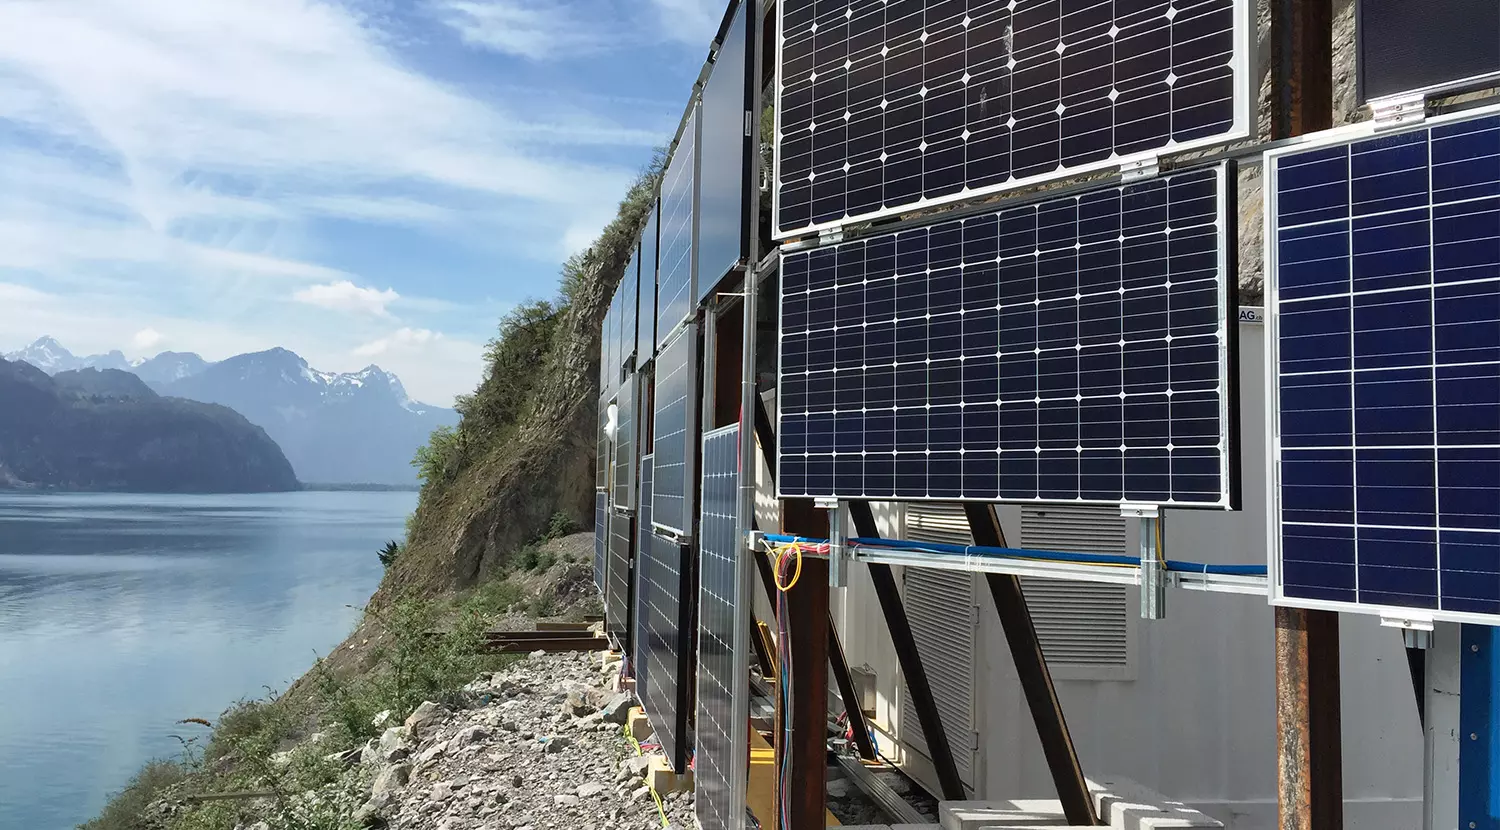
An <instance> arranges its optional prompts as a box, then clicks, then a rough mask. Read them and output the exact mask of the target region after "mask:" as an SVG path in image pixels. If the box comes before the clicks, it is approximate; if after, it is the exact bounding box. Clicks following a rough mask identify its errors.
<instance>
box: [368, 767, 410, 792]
mask: <svg viewBox="0 0 1500 830" xmlns="http://www.w3.org/2000/svg"><path fill="white" fill-rule="evenodd" d="M409 780H411V764H391V765H390V766H388V767H386V768H385V769H383V770H381V771H380V774H379V775H377V776H375V783H374V784H372V785H370V797H371V798H372V799H373V798H376V797H378V796H380V795H382V794H386V795H388V794H390V793H393V792H395V791H396V790H399V789H401V788H402V787H404V786H406V782H407V781H409Z"/></svg>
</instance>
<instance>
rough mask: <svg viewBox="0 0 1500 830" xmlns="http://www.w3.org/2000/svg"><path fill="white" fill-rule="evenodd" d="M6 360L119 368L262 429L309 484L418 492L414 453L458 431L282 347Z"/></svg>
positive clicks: (42, 348) (452, 416)
mask: <svg viewBox="0 0 1500 830" xmlns="http://www.w3.org/2000/svg"><path fill="white" fill-rule="evenodd" d="M9 357H10V359H12V360H24V361H25V362H27V363H30V364H32V365H33V366H36V367H37V368H39V369H42V370H43V371H45V372H47V373H49V374H55V373H57V372H60V371H66V370H68V369H77V368H85V367H87V366H90V365H93V366H97V367H98V368H116V369H124V370H126V371H130V372H133V373H135V374H136V375H138V376H139V377H140V378H141V379H142V380H144V381H146V383H147V385H149V386H150V387H151V388H152V389H154V390H155V391H156V392H158V393H159V394H162V395H166V396H169V397H177V398H187V399H189V400H195V401H201V402H203V403H216V404H222V405H224V406H228V407H230V408H231V409H234V410H235V411H237V412H239V413H240V414H241V415H244V416H245V417H246V418H247V419H249V420H250V422H251V423H253V424H256V425H257V426H260V427H262V428H263V429H265V431H266V432H267V433H268V434H269V435H270V436H271V438H272V439H274V440H275V441H276V443H277V444H279V445H281V449H282V451H283V452H284V453H285V454H286V457H287V459H288V460H289V461H291V462H292V467H293V469H295V470H296V472H297V478H299V479H300V480H302V481H305V482H311V483H319V484H397V485H401V484H415V483H416V482H417V477H416V471H415V470H414V469H413V468H412V466H411V459H412V456H414V455H415V454H416V451H417V448H418V447H420V446H422V445H423V444H425V443H426V442H427V437H428V436H429V435H430V434H431V433H432V431H433V430H434V429H436V428H437V427H439V426H448V425H452V424H456V423H458V413H457V412H454V411H453V410H451V409H445V408H443V407H437V406H429V405H427V404H423V403H418V402H416V401H413V400H412V399H411V398H410V396H408V395H407V394H406V389H405V387H403V386H402V385H401V381H400V380H399V379H398V378H397V377H396V376H395V375H393V374H391V373H389V372H386V371H384V370H382V369H381V368H380V367H378V366H367V367H365V368H364V369H361V370H359V371H358V372H342V373H340V372H321V371H318V370H317V369H314V368H312V367H311V366H309V365H307V361H306V360H303V359H302V358H301V357H299V356H298V355H297V354H295V353H293V352H291V351H288V350H286V349H281V348H276V349H270V350H268V351H264V352H255V353H252V354H242V355H236V356H234V357H231V358H227V359H225V360H221V361H219V362H217V363H210V362H208V361H205V360H204V359H203V358H201V357H199V356H198V355H196V354H191V353H183V352H163V353H161V354H159V355H157V356H156V357H153V358H151V359H150V360H146V361H137V362H136V363H134V364H132V363H131V362H130V361H128V360H126V359H125V356H124V355H122V354H120V353H119V352H110V353H109V354H107V355H95V356H93V357H90V358H84V359H79V358H77V357H75V356H74V355H73V354H72V353H71V352H69V351H68V350H67V349H65V348H63V346H62V345H61V344H59V343H58V342H57V341H56V340H54V339H52V338H50V337H43V338H41V339H39V340H37V341H36V342H35V343H33V344H31V345H30V346H28V347H27V348H25V349H22V350H21V351H19V352H15V353H13V355H11V356H9ZM87 361H95V362H94V363H88V362H87ZM121 364H123V365H121Z"/></svg>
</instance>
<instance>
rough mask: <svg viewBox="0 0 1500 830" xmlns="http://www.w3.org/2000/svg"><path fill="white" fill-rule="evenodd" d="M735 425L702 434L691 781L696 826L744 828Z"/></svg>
mask: <svg viewBox="0 0 1500 830" xmlns="http://www.w3.org/2000/svg"><path fill="white" fill-rule="evenodd" d="M739 488H740V429H739V426H738V425H736V426H729V427H725V428H723V429H718V430H714V431H713V432H709V433H706V434H705V435H704V436H703V506H702V514H701V517H700V519H699V528H700V531H699V543H698V702H697V712H698V716H697V718H696V720H695V721H694V722H695V724H696V729H695V732H694V737H695V740H694V753H693V785H694V788H695V793H696V798H695V801H694V805H693V806H694V808H695V811H696V813H697V817H698V825H699V826H700V827H702V828H704V830H729V828H736V827H743V826H744V815H745V786H746V768H745V764H746V759H747V758H748V756H749V752H750V747H749V728H750V727H749V718H750V697H749V695H750V658H749V653H748V645H749V644H748V642H747V641H746V637H745V636H743V635H744V633H745V632H747V631H748V630H749V628H748V626H749V625H750V621H749V619H748V618H741V617H740V616H739V612H740V609H742V608H744V607H746V606H747V602H748V601H747V598H746V594H745V564H746V560H745V559H744V557H742V556H741V555H740V545H739V535H738V527H737V522H738V518H737V517H738V513H739V511H738V510H737V504H738V500H739Z"/></svg>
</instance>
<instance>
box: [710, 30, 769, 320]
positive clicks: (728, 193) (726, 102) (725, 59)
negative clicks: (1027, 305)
mask: <svg viewBox="0 0 1500 830" xmlns="http://www.w3.org/2000/svg"><path fill="white" fill-rule="evenodd" d="M755 7H756V4H755V0H744V1H743V2H741V3H739V8H738V9H736V10H735V13H734V17H733V18H732V19H731V20H730V24H729V28H728V30H727V31H726V33H725V35H724V40H723V45H722V46H721V47H720V48H719V53H718V56H717V57H716V58H715V60H714V65H713V70H712V74H710V75H709V77H708V80H707V82H706V83H704V85H703V106H702V107H701V108H700V110H699V112H700V116H701V118H702V121H703V141H702V145H703V151H702V159H701V160H700V162H699V172H700V176H699V179H700V180H701V181H702V185H701V187H700V189H699V194H698V198H699V204H700V207H699V210H698V248H697V257H698V287H697V292H696V296H695V300H696V302H697V303H699V304H701V303H702V302H703V300H705V299H706V298H707V297H708V296H709V295H710V294H711V293H713V290H714V289H715V287H717V286H718V284H719V283H720V281H722V280H723V278H724V276H725V275H726V274H728V273H729V271H730V270H731V269H733V268H735V267H737V266H739V265H740V264H741V263H742V262H744V260H745V258H746V257H748V256H749V255H750V221H749V208H750V190H751V183H750V160H751V152H752V151H751V146H752V145H751V134H750V130H749V129H748V127H749V125H750V120H749V115H750V112H751V110H753V109H754V98H755V81H754V62H753V61H752V60H751V57H752V56H753V55H754V54H755V43H754V34H755V31H756V27H754V26H747V25H746V23H745V20H746V17H747V15H749V16H752V17H754V18H755V19H757V20H758V19H759V16H758V15H755Z"/></svg>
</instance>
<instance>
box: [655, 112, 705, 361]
mask: <svg viewBox="0 0 1500 830" xmlns="http://www.w3.org/2000/svg"><path fill="white" fill-rule="evenodd" d="M660 244H661V248H660V250H659V252H658V254H657V258H658V272H657V276H656V339H657V343H658V345H659V346H660V344H662V343H663V341H665V340H666V338H668V337H670V336H671V334H672V330H673V329H675V328H676V327H677V325H678V324H679V323H681V322H682V321H683V320H686V319H688V318H689V317H690V316H692V314H693V307H694V305H695V304H696V303H695V301H696V299H697V296H698V293H697V291H698V283H697V276H698V275H697V263H698V260H697V256H696V254H695V251H696V249H697V247H698V105H697V102H694V103H693V105H692V108H691V110H690V111H689V114H688V118H687V121H686V122H685V123H684V124H683V126H682V135H681V137H680V138H678V140H677V149H676V150H674V151H673V152H672V160H671V161H670V162H668V163H667V170H666V172H665V173H663V174H662V179H661V242H660ZM658 351H660V348H658Z"/></svg>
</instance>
